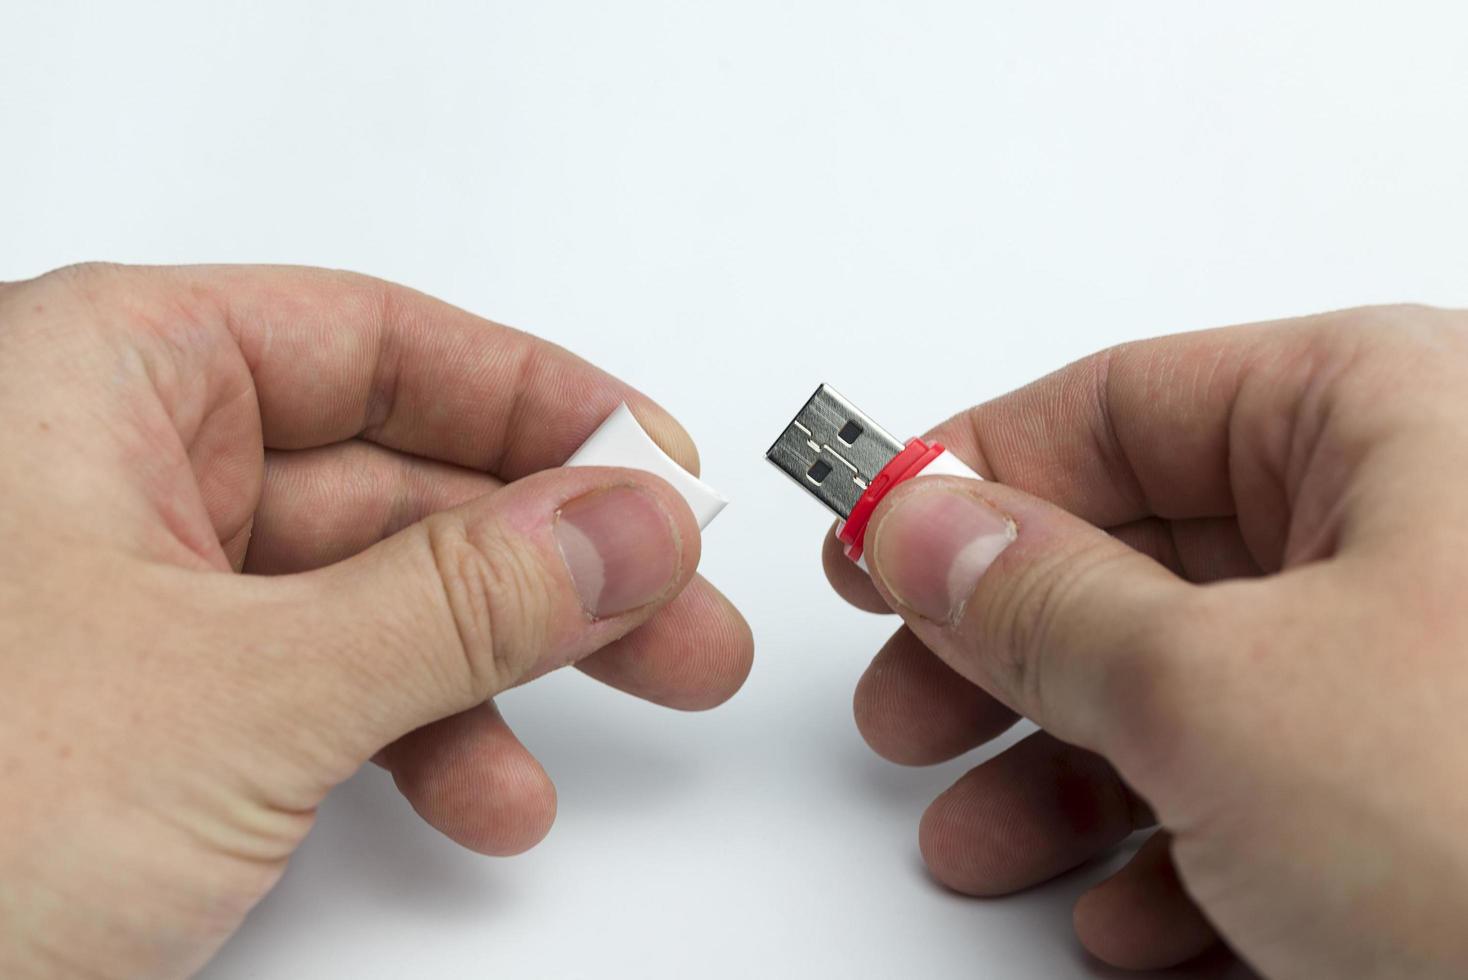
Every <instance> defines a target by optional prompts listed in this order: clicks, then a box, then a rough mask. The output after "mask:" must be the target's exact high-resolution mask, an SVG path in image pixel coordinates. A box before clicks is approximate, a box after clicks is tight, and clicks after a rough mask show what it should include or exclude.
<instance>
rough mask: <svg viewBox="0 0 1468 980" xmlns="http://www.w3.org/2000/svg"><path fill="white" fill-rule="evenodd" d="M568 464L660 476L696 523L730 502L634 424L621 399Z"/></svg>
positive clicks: (702, 524) (707, 519)
mask: <svg viewBox="0 0 1468 980" xmlns="http://www.w3.org/2000/svg"><path fill="white" fill-rule="evenodd" d="M566 465H567V466H625V467H627V468H628V469H633V470H644V471H646V472H648V473H652V474H654V475H656V476H660V477H662V478H663V479H664V480H667V481H668V482H669V483H671V484H672V485H673V489H674V490H677V491H678V493H679V494H681V495H682V497H683V499H684V500H686V501H688V506H689V508H690V509H692V511H693V516H694V517H696V518H698V526H699V527H700V528H705V527H708V526H709V522H711V521H712V520H713V519H714V518H715V517H717V516H718V514H719V511H721V510H723V509H724V506H725V505H726V504H728V503H729V501H728V500H727V499H726V498H725V497H724V496H723V495H722V494H720V493H719V492H718V491H717V490H715V489H714V488H713V487H711V486H709V485H708V484H707V483H704V482H703V481H702V480H700V479H699V478H698V477H696V476H694V475H693V474H692V473H690V472H688V471H687V470H685V469H684V468H683V467H681V466H679V465H678V464H677V463H675V462H673V459H672V457H670V456H669V455H668V454H667V453H665V452H663V451H662V449H660V448H659V447H658V444H657V443H655V442H653V441H652V437H651V436H649V435H648V434H647V432H646V430H644V429H643V428H642V426H640V425H638V424H637V419H636V418H635V417H634V416H633V415H632V409H630V408H628V407H627V403H626V402H623V403H622V404H621V405H618V406H617V408H616V411H614V412H612V414H611V415H608V416H607V419H606V421H605V422H603V423H602V424H601V425H599V426H597V429H596V431H595V432H593V433H592V434H591V436H590V438H588V439H587V440H586V441H585V442H583V443H582V444H581V448H580V449H578V450H576V451H575V452H574V453H572V454H571V458H570V459H568V460H566Z"/></svg>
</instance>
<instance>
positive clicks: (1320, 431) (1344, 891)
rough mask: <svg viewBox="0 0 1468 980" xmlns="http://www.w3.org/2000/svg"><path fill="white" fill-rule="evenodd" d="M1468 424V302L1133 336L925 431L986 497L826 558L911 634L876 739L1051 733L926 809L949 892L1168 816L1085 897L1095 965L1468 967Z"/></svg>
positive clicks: (886, 664) (943, 747) (1062, 861)
mask: <svg viewBox="0 0 1468 980" xmlns="http://www.w3.org/2000/svg"><path fill="white" fill-rule="evenodd" d="M1465 433H1468V317H1465V316H1464V315H1463V314H1460V313H1452V312H1445V311H1440V310H1432V309H1423V308H1389V309H1369V310H1356V311H1350V312H1343V313H1334V314H1328V315H1325V316H1319V317H1313V318H1308V319H1302V320H1295V321H1288V322H1283V323H1277V324H1261V325H1252V326H1245V327H1235V328H1231V329H1224V330H1215V331H1207V332H1203V333H1196V334H1187V335H1182V336H1176V337H1167V338H1163V339H1159V340H1152V341H1146V342H1143V343H1136V344H1127V345H1124V346H1121V347H1118V348H1116V349H1114V350H1110V351H1106V352H1103V353H1101V354H1098V355H1095V356H1093V357H1091V358H1088V359H1086V360H1083V361H1081V362H1079V363H1077V364H1074V365H1072V366H1070V367H1068V368H1065V369H1064V370H1062V371H1060V372H1058V373H1056V374H1054V375H1051V376H1049V377H1047V378H1045V379H1043V380H1041V381H1038V382H1036V383H1035V384H1033V385H1030V386H1028V387H1026V388H1024V389H1021V390H1020V391H1018V392H1015V393H1013V394H1011V395H1008V396H1005V397H1003V398H1000V399H998V400H996V401H993V402H990V403H988V404H985V405H982V406H979V407H977V408H974V409H972V410H970V411H967V412H964V413H962V414H960V415H958V416H956V417H955V418H953V419H951V420H949V421H948V422H946V423H944V424H943V425H942V426H939V427H938V428H937V429H935V430H933V432H932V434H931V435H932V437H933V438H936V439H938V440H939V441H941V442H943V443H944V444H946V445H947V446H948V447H949V449H950V450H952V451H953V452H954V453H956V454H957V455H958V456H960V457H962V458H964V459H965V460H966V461H967V462H968V463H969V464H970V465H972V466H973V467H974V469H975V470H976V471H978V472H979V473H981V474H982V475H984V476H985V477H986V478H989V479H992V480H993V481H995V482H992V483H989V482H986V483H976V482H974V481H963V480H955V479H951V478H940V477H934V478H923V479H918V480H914V481H910V482H909V483H907V484H904V485H902V486H900V487H899V488H898V489H897V490H895V491H893V492H892V494H891V495H890V496H889V497H888V498H887V499H886V500H885V501H884V502H883V503H882V505H881V506H880V507H879V509H878V510H877V513H876V515H875V517H874V519H873V521H872V523H871V525H870V526H869V528H868V531H867V537H866V541H867V555H866V557H867V561H868V563H869V564H870V567H871V572H872V575H871V578H870V579H868V578H867V577H866V576H864V575H862V574H861V573H860V571H858V570H857V569H856V568H855V566H853V565H852V564H851V563H850V562H848V561H847V560H846V559H845V558H844V557H843V556H842V555H841V552H840V549H839V545H838V544H837V543H835V542H834V540H833V539H831V538H830V537H829V536H828V539H827V543H826V545H827V546H826V554H825V558H826V567H827V571H828V574H829V576H830V578H831V580H832V582H833V584H834V585H835V586H836V588H837V590H838V591H839V592H841V593H842V594H843V595H844V596H846V597H847V598H848V599H849V600H850V601H851V602H853V603H854V604H856V605H857V606H859V607H861V608H865V609H870V610H874V611H876V610H886V609H887V608H888V607H889V606H890V607H891V608H893V609H896V610H897V611H898V612H899V613H900V614H901V615H902V618H903V620H904V622H905V624H906V625H905V626H904V627H903V628H902V629H900V630H899V631H898V632H897V634H896V635H895V636H894V637H893V638H892V639H891V640H890V641H889V642H888V643H887V644H886V646H885V647H884V648H883V649H882V650H881V652H880V653H878V654H877V656H876V659H875V660H874V661H873V663H872V665H871V667H870V668H869V669H868V671H867V672H866V674H865V675H864V677H863V678H862V680H861V682H860V684H859V686H858V688H857V692H856V699H855V708H856V717H857V721H858V725H859V727H860V729H861V731H862V733H863V735H864V736H865V738H866V740H867V741H868V742H869V743H870V744H871V745H872V747H873V748H874V749H875V750H876V751H877V752H878V753H880V754H882V755H883V756H885V757H887V758H889V759H892V760H894V761H897V762H902V763H907V764H926V763H932V762H937V761H940V760H943V759H947V758H952V757H954V756H957V755H959V754H961V753H962V752H964V751H966V750H968V749H970V748H973V747H974V746H976V745H979V744H981V743H982V742H985V741H987V740H988V739H990V738H992V737H994V736H995V735H997V734H998V733H999V732H1001V731H1003V730H1004V729H1005V728H1007V727H1009V725H1010V724H1011V723H1012V722H1013V721H1014V719H1015V717H1016V713H1018V714H1022V715H1024V716H1026V717H1028V718H1031V719H1033V720H1034V721H1036V722H1037V723H1038V724H1040V725H1041V726H1042V727H1043V729H1044V731H1043V732H1040V733H1036V734H1034V735H1031V736H1029V737H1028V738H1026V739H1024V740H1023V741H1021V742H1020V743H1018V744H1017V745H1015V746H1014V747H1012V748H1010V749H1008V750H1007V751H1004V752H1002V753H1001V754H999V755H998V756H996V757H994V758H992V759H990V760H989V761H987V762H984V763H983V764H981V765H979V766H978V767H977V768H975V769H973V770H972V771H970V772H969V773H968V774H967V775H965V776H964V777H963V778H961V779H960V780H959V781H958V782H957V783H956V784H955V785H954V786H953V787H952V788H950V789H949V790H947V791H946V792H945V793H943V794H942V795H941V796H939V797H938V799H937V800H936V801H935V802H934V803H933V804H932V805H931V806H930V807H929V808H928V810H927V812H926V814H925V815H924V816H923V819H922V824H921V829H920V834H919V839H920V844H921V848H922V852H923V855H924V858H925V860H926V862H927V864H928V867H929V868H930V869H931V871H932V872H933V874H934V875H935V876H936V877H937V878H938V879H940V880H941V881H943V882H944V883H945V884H947V885H948V886H950V887H952V888H954V889H957V890H958V891H961V892H967V893H970V894H976V895H995V894H1001V893H1006V892H1011V891H1015V890H1017V889H1021V888H1024V887H1026V886H1029V885H1032V884H1035V883H1037V882H1040V881H1044V880H1046V879H1048V878H1051V877H1053V876H1055V875H1057V874H1059V873H1061V872H1063V871H1065V870H1067V869H1069V868H1072V867H1074V866H1076V865H1078V864H1081V863H1083V862H1085V861H1087V860H1089V859H1091V858H1093V857H1095V856H1097V855H1099V854H1102V853H1104V852H1106V851H1107V850H1109V849H1111V848H1112V847H1114V846H1115V845H1116V844H1118V843H1119V842H1120V841H1122V839H1123V838H1125V837H1127V836H1128V835H1129V834H1131V833H1132V832H1133V831H1134V830H1137V829H1140V828H1143V827H1146V826H1149V825H1151V824H1152V823H1154V815H1155V822H1156V823H1158V824H1160V825H1161V828H1162V830H1161V831H1160V832H1159V833H1158V834H1156V835H1155V836H1153V837H1152V838H1151V839H1150V840H1149V841H1148V842H1147V843H1146V844H1144V845H1143V846H1142V848H1141V850H1140V851H1139V852H1138V853H1137V854H1136V855H1135V856H1134V857H1133V858H1132V859H1131V861H1130V862H1129V863H1128V864H1127V865H1126V866H1125V867H1124V868H1123V869H1122V870H1121V871H1120V872H1118V873H1117V874H1116V875H1115V876H1114V877H1112V878H1110V879H1108V880H1106V881H1104V882H1102V883H1101V884H1099V885H1097V886H1096V887H1095V888H1093V889H1092V890H1091V891H1089V892H1088V893H1087V894H1085V895H1084V896H1083V897H1082V898H1081V899H1080V901H1079V902H1078V904H1077V906H1076V909H1075V927H1076V930H1077V933H1078V934H1079V937H1080V939H1081V942H1082V943H1083V944H1084V945H1085V946H1086V947H1087V948H1088V949H1090V950H1091V951H1092V952H1093V953H1094V954H1096V955H1097V956H1099V957H1100V958H1102V959H1103V960H1107V961H1109V962H1111V963H1113V964H1117V965H1121V966H1128V967H1136V968H1146V967H1159V966H1165V965H1169V964H1172V963H1177V962H1180V961H1182V960H1185V959H1188V958H1190V957H1192V956H1193V955H1195V954H1197V953H1199V952H1201V951H1202V950H1204V949H1205V948H1207V947H1208V946H1209V945H1211V944H1212V943H1213V942H1214V941H1215V939H1216V933H1217V934H1221V935H1222V936H1223V937H1224V938H1225V939H1226V940H1227V941H1228V942H1229V943H1230V944H1231V945H1232V946H1233V947H1234V948H1235V949H1236V950H1237V951H1238V952H1239V953H1240V954H1241V955H1242V956H1243V957H1244V958H1245V959H1246V960H1248V961H1249V962H1250V963H1251V964H1252V965H1254V966H1255V967H1256V968H1258V969H1260V970H1262V971H1263V972H1264V973H1266V974H1267V975H1269V976H1271V977H1281V978H1293V977H1304V978H1318V977H1339V976H1353V977H1354V976H1373V977H1375V976H1382V977H1386V976H1392V977H1398V976H1401V977H1414V978H1429V977H1447V976H1454V977H1461V976H1464V975H1465V974H1468V930H1465V929H1464V927H1463V926H1464V923H1465V922H1468V844H1465V842H1464V840H1465V838H1464V828H1465V827H1468V779H1465V778H1464V773H1465V771H1468V602H1465V601H1464V583H1465V582H1468V495H1465V494H1464V492H1463V487H1464V486H1465V485H1468V435H1465ZM1097 528H1104V529H1106V530H1104V531H1103V530H1098V529H1097ZM929 651H931V653H930V652H929ZM933 654H936V655H937V656H936V657H935V656H933ZM1215 930H1216V933H1215Z"/></svg>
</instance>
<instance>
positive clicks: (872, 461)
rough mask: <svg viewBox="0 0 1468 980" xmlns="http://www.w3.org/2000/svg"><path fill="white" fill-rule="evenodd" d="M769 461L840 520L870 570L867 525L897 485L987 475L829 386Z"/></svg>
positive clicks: (839, 531)
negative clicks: (901, 435)
mask: <svg viewBox="0 0 1468 980" xmlns="http://www.w3.org/2000/svg"><path fill="white" fill-rule="evenodd" d="M765 459H767V460H769V461H770V462H771V463H774V464H775V466H777V467H779V469H780V470H781V472H783V473H784V474H785V475H786V476H788V477H790V479H792V480H794V481H795V482H796V483H798V484H800V485H801V486H802V487H804V488H805V490H806V492H807V493H809V494H810V495H811V496H813V497H815V498H816V499H817V500H819V501H820V502H821V503H823V504H825V505H826V506H827V507H828V508H830V509H831V510H832V511H833V512H834V513H835V514H836V516H837V517H839V518H840V519H841V523H839V524H837V525H836V537H838V538H840V539H841V543H842V544H844V545H845V546H846V557H848V558H850V559H851V560H852V561H854V562H856V563H857V564H858V565H861V566H862V567H863V568H865V567H866V563H865V562H863V561H862V551H863V548H864V546H865V541H866V532H867V523H868V522H869V521H870V520H871V519H872V512H873V511H875V510H876V509H877V505H878V504H879V503H881V502H882V498H883V497H885V496H887V494H888V493H890V492H891V491H892V488H893V487H895V486H897V485H898V484H899V483H902V482H903V481H904V480H910V479H912V478H913V477H915V476H918V475H920V474H922V475H929V476H933V475H937V476H965V477H968V478H969V479H971V480H978V479H981V477H980V476H979V475H978V474H977V473H975V472H974V471H973V470H971V469H969V468H968V467H967V466H965V465H964V463H963V461H962V460H960V459H959V458H958V457H957V456H954V455H953V454H952V453H950V452H949V451H948V450H947V449H944V448H943V445H942V443H938V442H924V441H923V440H921V439H916V438H914V439H909V440H907V442H906V443H903V442H899V441H898V440H897V439H896V437H894V436H893V435H892V433H890V432H888V431H887V430H886V429H884V428H882V427H881V426H880V425H878V424H877V423H876V422H875V421H874V420H873V419H872V418H871V417H869V416H868V415H866V413H864V412H862V410H861V409H859V408H857V407H856V406H855V405H853V404H851V402H849V401H847V400H846V399H845V398H843V397H841V395H840V394H838V393H837V392H836V391H835V390H834V389H832V388H831V386H830V385H821V386H820V387H819V388H817V389H816V393H815V394H814V395H811V396H810V400H809V401H807V402H806V403H805V406H804V407H803V408H801V410H800V411H799V412H797V413H796V414H795V418H793V419H791V420H790V424H789V425H788V426H786V427H785V431H784V432H782V433H780V438H778V439H776V440H775V444H774V445H773V446H771V447H770V449H769V452H767V453H765Z"/></svg>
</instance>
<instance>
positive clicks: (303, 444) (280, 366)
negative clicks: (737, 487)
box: [170, 266, 698, 480]
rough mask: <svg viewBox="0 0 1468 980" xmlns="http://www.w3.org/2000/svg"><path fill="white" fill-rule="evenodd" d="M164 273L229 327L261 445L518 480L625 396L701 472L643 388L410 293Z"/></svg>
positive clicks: (331, 274)
mask: <svg viewBox="0 0 1468 980" xmlns="http://www.w3.org/2000/svg"><path fill="white" fill-rule="evenodd" d="M170 272H171V273H172V274H173V275H174V276H176V277H177V279H178V280H179V281H180V283H181V285H183V286H184V287H186V288H187V289H188V290H189V291H190V292H191V293H192V294H193V295H194V296H196V297H199V298H201V299H202V300H203V301H204V303H205V306H206V308H208V309H212V310H215V311H217V312H218V314H219V315H220V316H221V317H222V318H223V320H224V323H225V324H226V325H227V326H228V328H229V330H230V331H231V332H232V333H233V335H234V337H235V339H236V341H237V342H238V344H239V347H240V350H241V351H242V352H243V354H244V357H245V360H246V362H247V363H248V365H249V368H250V373H251V375H252V377H253V379H254V385H255V391H256V396H257V398H258V401H259V406H260V419H261V425H262V430H263V436H264V440H265V445H266V446H267V447H268V448H272V449H304V448H310V447H313V446H321V445H326V444H329V443H334V442H340V441H342V440H344V439H350V438H354V437H359V438H363V439H367V440H369V441H372V442H375V443H378V444H380V445H382V446H386V447H388V448H390V449H396V450H400V451H403V452H408V453H412V454H414V455H418V456H425V457H428V458H431V459H437V460H441V461H444V462H449V463H454V464H457V465H459V466H466V467H470V468H473V469H477V470H481V471H484V472H488V473H493V474H495V475H496V476H499V477H501V478H502V479H505V480H514V479H518V478H519V477H522V476H525V475H527V474H529V473H532V472H535V471H536V470H541V469H546V468H548V467H551V466H558V465H560V464H561V463H563V462H564V461H565V460H566V458H567V457H568V456H569V455H570V454H571V453H572V452H573V451H574V450H575V449H576V447H577V446H579V445H580V444H581V442H582V441H583V440H584V439H585V438H586V437H587V436H588V435H590V433H591V432H592V430H593V429H595V427H596V426H597V425H598V424H599V423H600V422H601V421H602V420H603V419H604V418H605V417H606V416H607V414H608V413H610V412H611V410H612V409H614V408H615V407H616V406H617V405H618V404H619V403H621V402H624V401H625V402H627V403H628V405H629V406H630V407H631V408H632V411H633V413H634V414H635V415H636V416H637V418H638V421H640V422H641V423H642V424H643V426H644V428H646V429H647V431H648V434H649V435H651V436H652V437H653V439H654V440H655V441H656V442H657V443H658V444H659V445H660V446H661V447H662V448H663V449H664V451H666V452H667V453H668V454H669V455H670V456H672V457H673V459H675V460H677V462H678V463H679V464H680V465H682V466H683V467H684V468H686V469H688V470H689V471H690V472H693V473H695V474H696V473H697V472H698V453H697V451H696V450H695V448H694V445H693V441H692V439H690V438H689V437H688V434H687V433H686V432H685V431H684V430H683V428H682V427H681V426H680V425H679V424H678V423H677V422H675V421H674V420H673V418H672V416H670V415H669V414H668V413H667V412H665V411H663V409H662V408H660V407H659V406H658V405H657V404H656V403H654V402H653V401H652V400H651V399H649V398H648V397H647V396H645V395H643V394H642V393H641V392H638V391H637V390H636V389H634V388H632V387H631V386H629V385H627V384H624V383H623V382H621V381H619V380H617V379H616V378H614V377H612V376H611V375H609V374H607V373H606V372H604V371H602V370H600V369H598V368H596V367H593V366H592V365H591V364H588V363H587V362H586V361H583V360H582V359H581V358H579V357H577V356H575V355H574V354H572V353H570V352H569V351H567V350H565V349H563V348H561V347H558V346H556V345H555V344H552V343H550V342H548V341H545V340H541V339H539V338H536V337H532V336H530V335H529V334H526V333H523V332H521V331H519V330H515V329H512V328H510V327H506V326H503V325H501V324H498V323H493V322H491V321H489V320H485V319H483V318H481V317H478V316H475V315H473V314H471V313H467V312H465V311H464V310H461V309H458V308H457V307H454V306H451V305H450V304H448V303H444V302H442V301H440V300H436V299H434V298H432V297H430V296H426V295H424V294H422V293H419V292H417V291H415V290H412V289H409V288H407V287H404V286H399V285H396V284H393V283H389V282H385V281H383V280H379V279H373V278H371V277H368V276H361V275H356V274H352V273H347V272H337V271H330V270H325V269H312V268H304V267H292V266H193V267H181V268H178V269H175V270H170Z"/></svg>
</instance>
